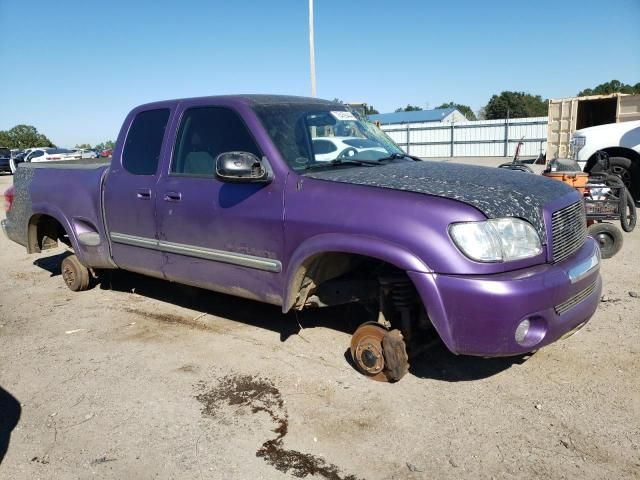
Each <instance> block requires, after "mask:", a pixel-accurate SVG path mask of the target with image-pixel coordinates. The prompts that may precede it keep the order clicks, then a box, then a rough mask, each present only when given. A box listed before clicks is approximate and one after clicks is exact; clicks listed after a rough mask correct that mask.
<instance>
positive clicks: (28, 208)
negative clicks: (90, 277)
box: [5, 159, 113, 268]
mask: <svg viewBox="0 0 640 480" xmlns="http://www.w3.org/2000/svg"><path fill="white" fill-rule="evenodd" d="M106 160H107V161H105V160H104V159H86V160H67V161H60V162H41V163H22V164H20V166H19V167H18V170H17V171H16V173H15V175H14V179H13V181H14V187H15V201H14V208H12V209H11V211H10V212H9V215H8V216H7V222H6V223H5V229H6V232H7V235H8V236H9V238H11V239H12V240H14V241H16V242H18V243H20V244H22V245H24V246H26V247H27V249H28V251H29V252H34V251H35V252H37V251H39V249H40V248H42V247H44V246H43V245H37V244H36V243H34V239H33V238H32V239H31V241H30V239H29V224H30V222H32V221H34V219H37V218H41V217H42V216H46V217H51V218H52V219H55V220H56V221H57V222H58V223H59V224H60V225H61V226H62V227H63V228H64V230H65V232H66V234H67V235H68V237H69V240H70V241H71V243H72V245H73V248H74V250H75V251H76V255H78V258H79V259H80V261H81V262H83V263H85V264H86V265H92V266H96V267H103V268H109V267H112V266H113V264H112V262H111V260H110V254H109V244H108V241H107V236H106V235H105V226H104V219H103V215H102V200H101V198H102V188H103V181H104V177H105V173H106V171H107V169H108V168H109V161H108V160H110V159H106ZM32 233H33V232H32ZM45 248H46V247H45Z"/></svg>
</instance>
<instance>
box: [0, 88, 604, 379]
mask: <svg viewBox="0 0 640 480" xmlns="http://www.w3.org/2000/svg"><path fill="white" fill-rule="evenodd" d="M14 178H15V180H14V182H15V183H14V186H13V187H12V188H11V189H9V190H8V191H7V192H6V193H5V197H6V200H7V203H8V206H7V208H8V212H7V218H6V220H4V221H3V222H2V227H3V230H4V231H5V233H6V235H7V236H8V237H9V238H10V239H12V240H14V241H15V242H18V243H20V244H22V245H24V246H25V247H26V248H27V250H28V252H29V253H35V252H40V251H42V250H45V249H48V248H52V247H55V246H57V244H58V242H62V243H64V244H66V245H67V246H68V247H69V248H70V249H72V250H73V255H69V256H67V257H65V258H64V260H63V261H62V276H63V279H64V280H65V282H66V284H67V285H68V286H69V288H71V289H72V290H76V291H77V290H85V289H87V288H89V286H90V284H91V278H92V277H93V276H94V275H100V272H101V271H103V270H105V269H117V268H119V269H123V270H130V271H134V272H139V273H142V274H145V275H150V276H153V277H158V278H162V279H166V280H170V281H173V282H179V283H184V284H188V285H194V286H198V287H202V288H206V289H210V290H215V291H218V292H223V293H228V294H230V295H236V296H240V297H245V298H250V299H254V300H259V301H262V302H266V303H270V304H274V305H278V306H281V307H282V311H283V312H288V311H290V310H292V309H294V310H301V309H303V308H319V307H326V306H332V305H340V304H346V303H350V302H358V303H360V304H361V305H362V306H364V307H365V308H366V311H367V312H369V315H370V318H371V321H369V322H366V323H365V324H363V325H361V326H360V327H358V328H357V329H356V330H355V333H354V335H353V337H352V341H351V346H350V347H351V354H352V357H353V361H354V364H355V366H356V367H357V369H358V370H359V371H360V372H362V373H363V374H365V375H367V376H369V377H371V378H374V379H376V380H382V381H389V380H391V381H394V380H398V379H399V378H401V377H402V376H403V375H404V374H405V373H406V371H407V369H408V358H409V356H410V355H412V352H415V351H419V347H420V345H421V344H422V343H423V342H424V341H425V340H424V339H425V338H428V336H429V335H432V336H435V335H437V336H439V337H440V339H441V340H442V341H443V342H444V344H445V345H446V346H447V348H448V349H449V350H450V351H451V352H454V353H456V354H466V355H478V356H506V355H519V354H523V353H526V352H530V351H534V350H537V349H539V348H540V347H542V346H544V345H547V344H549V343H552V342H554V341H556V340H558V339H561V338H565V337H568V336H569V335H571V334H572V333H573V332H575V331H577V330H578V329H579V328H581V327H582V326H583V325H584V324H585V323H586V322H587V321H588V320H589V318H590V317H591V316H592V315H593V313H594V312H595V310H596V307H597V305H598V301H599V298H600V293H601V289H602V283H601V278H600V274H599V264H600V253H599V249H598V247H597V245H596V243H595V242H594V241H593V239H591V238H590V237H588V236H587V234H586V223H585V214H584V207H583V203H582V199H581V197H580V195H579V194H578V192H577V191H576V190H574V189H572V188H570V187H568V186H567V185H565V184H563V183H561V182H556V181H553V180H549V179H546V178H543V177H541V176H534V175H522V174H521V173H519V172H512V171H506V170H502V169H489V168H484V167H476V166H467V165H457V164H449V163H440V162H429V161H421V160H420V159H418V158H414V157H411V156H409V155H407V154H405V153H404V152H403V151H402V150H401V149H400V148H399V147H398V146H396V145H395V144H394V143H393V142H392V141H391V140H390V139H389V138H388V137H387V136H386V135H385V134H384V133H383V132H382V131H381V130H379V129H378V128H377V127H375V126H374V125H372V124H370V123H368V122H365V121H363V120H362V119H361V118H359V117H358V116H357V115H355V114H354V113H352V112H351V111H349V110H348V109H347V108H345V106H344V105H341V104H338V103H333V102H328V101H324V100H317V99H312V98H302V97H289V96H271V95H237V96H217V97H204V98H191V99H180V100H170V101H163V102H157V103H151V104H147V105H142V106H140V107H137V108H135V109H134V110H133V111H131V113H129V115H128V116H127V118H126V119H125V121H124V124H123V126H122V129H121V130H120V134H119V135H118V140H117V143H116V147H115V149H114V151H113V157H112V159H111V162H110V164H107V163H101V161H100V160H93V161H92V160H87V161H74V162H54V163H46V164H44V163H42V164H37V163H34V164H21V165H20V168H18V170H17V173H16V175H15V177H14Z"/></svg>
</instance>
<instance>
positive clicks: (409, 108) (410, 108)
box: [396, 104, 422, 112]
mask: <svg viewBox="0 0 640 480" xmlns="http://www.w3.org/2000/svg"><path fill="white" fill-rule="evenodd" d="M420 110H422V107H418V106H416V105H409V104H407V106H406V107H404V108H396V112H419V111H420Z"/></svg>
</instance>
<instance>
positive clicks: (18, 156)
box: [9, 150, 27, 174]
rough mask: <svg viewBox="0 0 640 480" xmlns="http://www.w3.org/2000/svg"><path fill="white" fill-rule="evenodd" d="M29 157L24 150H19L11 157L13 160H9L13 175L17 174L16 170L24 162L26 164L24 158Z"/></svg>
mask: <svg viewBox="0 0 640 480" xmlns="http://www.w3.org/2000/svg"><path fill="white" fill-rule="evenodd" d="M26 156H27V152H26V151H24V150H18V151H17V152H16V153H14V154H12V155H11V159H10V160H9V167H10V169H11V173H12V174H14V173H16V168H18V165H20V164H21V163H22V162H24V157H26Z"/></svg>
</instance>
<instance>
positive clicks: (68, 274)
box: [62, 266, 76, 285]
mask: <svg viewBox="0 0 640 480" xmlns="http://www.w3.org/2000/svg"><path fill="white" fill-rule="evenodd" d="M62 278H63V279H64V282H65V283H66V284H67V285H73V282H75V281H76V275H75V273H74V272H73V269H71V268H69V267H67V266H65V267H64V268H63V269H62Z"/></svg>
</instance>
